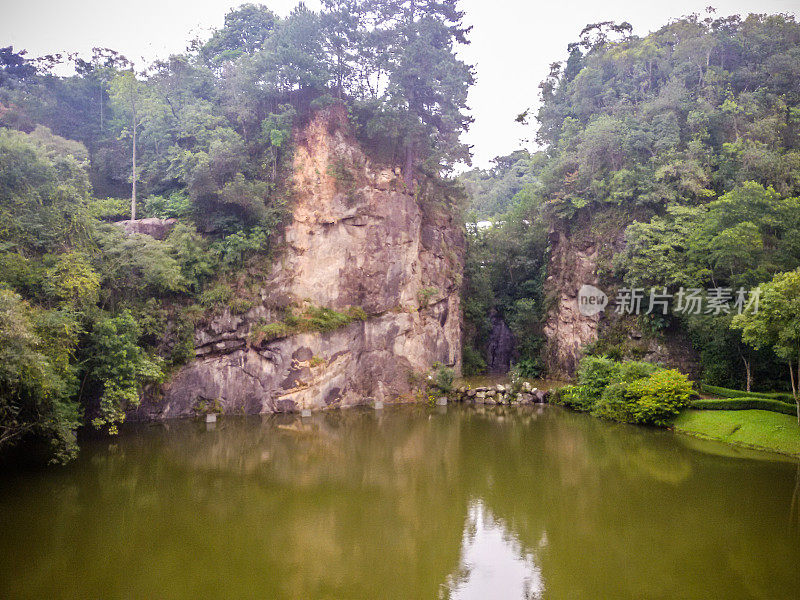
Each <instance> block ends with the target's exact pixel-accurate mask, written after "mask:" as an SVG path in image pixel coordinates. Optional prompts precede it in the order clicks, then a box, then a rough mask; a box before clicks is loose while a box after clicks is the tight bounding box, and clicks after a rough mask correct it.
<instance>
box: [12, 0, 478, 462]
mask: <svg viewBox="0 0 800 600" xmlns="http://www.w3.org/2000/svg"><path fill="white" fill-rule="evenodd" d="M461 20H462V13H461V12H459V11H458V10H457V9H456V2H455V0H446V1H444V2H442V1H436V2H434V1H428V0H411V1H409V0H380V1H370V2H363V1H353V0H325V1H324V2H323V9H322V11H321V12H314V11H311V10H309V9H308V8H306V7H305V6H304V5H303V4H302V3H301V4H300V5H298V6H297V8H296V9H295V10H293V11H292V12H291V14H289V15H288V16H287V17H285V18H281V17H279V16H277V15H276V14H274V13H273V12H271V11H270V10H268V9H267V8H266V7H264V6H256V5H252V4H245V5H243V6H241V7H239V8H238V9H235V10H232V11H231V12H230V13H228V14H227V15H226V17H225V24H224V26H223V27H222V28H221V29H218V30H216V31H214V32H213V34H212V35H211V36H210V38H208V39H204V40H200V39H198V40H195V41H193V42H192V43H191V45H190V46H189V48H188V49H187V51H186V52H185V53H183V54H180V55H174V56H170V57H169V58H168V59H166V60H163V61H158V62H155V63H154V64H151V65H134V64H132V63H131V62H130V61H129V60H128V59H127V58H126V57H124V56H122V55H120V54H119V53H117V52H115V51H113V50H111V49H105V48H96V49H95V50H94V53H93V54H92V56H91V57H80V56H77V55H63V56H62V55H55V56H44V57H38V58H34V57H28V56H27V55H26V54H25V52H24V51H22V50H19V51H15V49H13V48H11V47H7V48H3V49H0V217H1V220H2V226H0V305H2V308H1V309H0V365H2V366H0V388H2V390H3V392H2V394H0V449H2V448H3V447H6V446H9V445H11V444H13V443H15V442H19V441H20V440H23V439H24V440H27V441H29V442H36V443H38V444H39V445H40V446H41V447H42V449H43V451H44V454H46V455H49V456H50V457H51V458H52V459H53V460H57V461H63V460H66V459H69V458H70V457H71V456H73V455H74V453H75V451H76V443H75V439H76V438H75V433H76V430H77V429H78V427H79V426H81V425H83V424H91V425H92V426H93V427H95V428H97V429H101V430H104V431H111V432H114V431H116V428H117V426H118V424H119V423H120V422H121V421H122V420H123V419H124V416H125V410H126V409H128V408H130V407H131V406H135V405H136V404H137V403H138V401H139V397H140V393H141V391H142V389H143V387H144V386H146V385H148V384H153V383H158V382H161V381H163V380H164V379H165V378H166V377H168V375H169V373H170V371H171V370H172V369H175V368H176V367H177V366H179V365H180V364H182V363H184V362H186V361H187V360H189V359H190V358H193V357H194V328H195V324H196V323H197V322H198V320H199V319H202V318H204V315H208V314H209V313H213V312H214V311H215V310H219V309H220V308H221V307H226V308H228V309H230V310H231V311H232V312H235V313H238V312H244V311H246V310H247V309H248V308H249V306H251V305H252V301H253V296H254V289H255V286H254V284H253V279H257V278H258V276H259V273H263V271H264V270H265V269H263V268H259V267H260V266H263V265H264V264H265V263H268V262H269V260H270V253H271V252H272V251H274V250H275V247H274V246H275V239H276V233H278V232H279V231H280V227H281V224H282V222H283V221H284V218H285V217H286V215H287V212H288V207H289V206H290V204H291V192H292V190H291V185H290V183H289V182H290V179H291V156H292V143H293V140H292V131H293V129H294V128H295V127H297V126H298V125H299V124H301V123H302V122H304V121H305V120H307V119H308V118H309V116H310V115H311V114H312V113H313V112H314V111H315V110H319V109H322V108H324V107H326V106H329V105H331V104H337V103H338V104H344V105H345V106H346V108H347V110H348V111H349V113H350V121H351V123H352V124H353V126H354V127H355V129H356V134H357V135H358V137H359V138H360V139H361V141H362V142H363V143H364V144H365V145H366V146H368V147H370V148H372V149H373V150H374V154H375V156H376V159H380V158H383V159H384V160H386V161H387V162H390V163H392V164H399V165H402V166H403V177H404V180H405V182H406V184H407V185H408V186H412V185H414V184H415V182H416V181H421V180H422V179H424V178H426V177H427V178H437V179H439V180H441V181H444V180H445V178H446V177H447V176H448V174H449V173H450V171H451V169H452V167H453V165H454V164H455V163H456V162H459V161H468V149H467V147H466V146H465V145H464V144H463V143H462V142H461V141H460V135H461V133H462V132H463V131H464V130H465V129H466V128H467V127H468V125H469V123H470V121H471V119H470V117H469V116H468V115H467V112H466V97H467V90H468V87H469V85H470V84H471V82H472V79H473V75H472V69H471V67H470V66H468V65H466V64H465V63H463V62H462V61H460V60H459V59H458V57H457V55H456V48H457V46H458V45H460V44H465V43H467V39H466V34H467V30H466V29H465V27H464V26H463V25H462V24H461ZM65 66H67V67H68V66H72V67H73V68H74V74H72V75H69V76H59V75H56V74H54V69H56V68H57V67H58V68H61V69H63V68H64V67H65ZM142 217H159V218H175V219H177V220H178V223H177V225H176V226H175V227H174V228H172V230H171V232H170V233H169V235H168V236H167V237H166V239H162V240H159V239H154V237H150V236H146V235H131V236H128V235H126V234H125V233H124V231H123V230H122V228H120V227H118V226H115V225H114V224H113V222H115V221H121V220H125V219H136V218H142ZM156 237H158V236H156Z"/></svg>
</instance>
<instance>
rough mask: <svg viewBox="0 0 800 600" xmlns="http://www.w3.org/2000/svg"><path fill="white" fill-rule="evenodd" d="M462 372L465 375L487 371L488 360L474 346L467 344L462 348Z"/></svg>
mask: <svg viewBox="0 0 800 600" xmlns="http://www.w3.org/2000/svg"><path fill="white" fill-rule="evenodd" d="M461 372H462V373H463V374H464V376H465V377H470V376H472V375H480V374H481V373H485V372H486V361H485V360H483V356H481V353H480V352H478V351H477V350H476V349H475V348H473V347H472V346H467V345H465V346H464V347H463V348H462V350H461Z"/></svg>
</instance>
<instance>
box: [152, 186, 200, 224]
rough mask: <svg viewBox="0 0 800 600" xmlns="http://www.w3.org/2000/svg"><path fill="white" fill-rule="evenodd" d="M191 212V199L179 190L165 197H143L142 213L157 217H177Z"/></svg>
mask: <svg viewBox="0 0 800 600" xmlns="http://www.w3.org/2000/svg"><path fill="white" fill-rule="evenodd" d="M191 212H192V201H191V200H190V199H189V195H188V194H187V193H186V192H185V191H183V190H181V191H179V192H173V193H172V194H170V195H169V196H167V197H164V196H149V197H148V198H145V199H144V214H145V215H146V216H148V217H157V218H159V219H172V218H175V219H179V218H181V217H186V216H188V215H189V214H190V213H191Z"/></svg>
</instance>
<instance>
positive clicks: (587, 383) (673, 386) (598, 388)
mask: <svg viewBox="0 0 800 600" xmlns="http://www.w3.org/2000/svg"><path fill="white" fill-rule="evenodd" d="M694 395H695V394H694V392H693V390H692V384H691V382H690V381H689V379H688V378H687V377H686V375H684V374H683V373H681V372H679V371H676V370H674V369H664V368H662V367H660V366H658V365H654V364H651V363H645V362H636V361H624V362H620V361H615V360H612V359H610V358H607V357H594V356H587V357H584V358H583V359H582V360H581V364H580V367H579V369H578V385H574V386H566V387H564V388H562V389H561V390H560V391H559V393H558V394H556V395H555V397H554V400H553V403H555V404H561V405H563V406H567V407H569V408H572V409H575V410H580V411H584V412H591V413H592V415H594V416H597V417H601V418H604V419H611V420H614V421H621V422H624V423H637V424H641V425H658V426H661V427H665V426H666V425H667V424H668V422H669V420H670V419H672V418H673V417H674V416H676V415H677V414H678V413H679V412H680V410H681V409H683V408H686V407H687V406H689V404H690V403H691V399H692V397H693V396H694Z"/></svg>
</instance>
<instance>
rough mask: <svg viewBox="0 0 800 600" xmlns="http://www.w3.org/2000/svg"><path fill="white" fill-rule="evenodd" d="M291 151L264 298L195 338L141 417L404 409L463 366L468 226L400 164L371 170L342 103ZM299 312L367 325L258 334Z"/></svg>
mask: <svg viewBox="0 0 800 600" xmlns="http://www.w3.org/2000/svg"><path fill="white" fill-rule="evenodd" d="M294 142H295V153H294V165H293V166H294V176H293V183H292V187H293V194H292V196H293V201H292V216H291V219H290V221H289V223H288V224H287V225H286V228H285V231H284V237H283V244H282V249H281V251H280V252H279V254H278V256H277V258H276V259H275V261H274V263H273V266H272V268H271V271H270V272H269V273H268V274H267V275H266V277H265V283H264V284H263V286H261V289H260V293H259V299H260V301H259V302H258V303H257V304H256V306H254V307H252V308H251V309H250V310H249V311H248V312H247V313H245V314H243V315H232V314H231V313H230V311H229V310H225V311H224V312H223V313H222V314H221V315H218V316H216V317H215V318H213V319H211V320H210V321H209V322H208V323H206V324H205V325H204V326H202V327H200V328H198V330H197V332H196V335H195V347H196V358H195V360H193V361H191V362H190V363H189V364H187V365H186V366H184V367H183V368H181V369H180V370H179V371H178V372H177V373H175V374H174V376H172V377H171V379H170V381H169V382H168V383H167V384H165V385H164V386H162V389H161V391H160V394H159V396H160V397H156V396H155V395H153V397H151V398H148V399H145V401H143V403H142V405H141V407H140V408H139V409H138V411H137V413H136V415H135V416H136V417H138V418H166V417H173V416H181V415H189V414H193V413H196V412H197V410H198V407H202V406H208V405H209V403H213V405H214V406H217V407H219V408H221V409H222V410H223V411H224V412H227V413H233V412H245V413H265V412H287V411H297V410H302V409H312V410H313V409H323V408H333V407H343V406H350V405H355V404H361V403H364V402H368V401H369V400H370V399H375V400H381V401H386V402H392V401H402V400H408V399H411V398H412V397H413V394H414V391H415V390H414V381H415V378H418V376H419V375H420V374H423V373H425V372H427V371H428V370H429V369H430V367H431V365H432V364H433V363H434V362H441V363H443V364H446V365H449V366H451V367H453V368H455V369H456V370H457V371H458V370H459V369H460V357H461V310H460V297H459V287H460V282H461V274H462V270H463V252H464V239H463V232H462V226H461V224H460V223H459V222H457V220H456V219H454V217H453V215H452V214H451V211H449V210H448V209H447V208H446V207H444V206H442V205H440V204H437V202H435V201H434V200H433V199H431V198H428V197H426V195H425V194H422V193H419V192H418V193H417V194H416V197H415V195H414V194H412V193H411V192H410V191H409V190H408V189H407V188H406V186H405V184H404V183H403V178H402V176H401V172H400V170H399V168H395V167H393V166H386V165H383V164H377V163H375V162H373V161H372V160H370V157H369V156H367V155H366V154H365V152H364V151H363V149H362V147H361V146H360V145H359V143H358V142H357V141H356V140H355V138H354V137H353V135H352V134H351V133H350V130H349V125H348V121H347V115H346V112H345V111H344V109H342V108H340V107H333V108H330V109H327V110H325V111H321V112H320V113H317V114H316V116H315V117H314V118H312V119H311V121H310V123H308V124H307V125H306V126H305V127H303V128H302V129H301V130H299V131H297V132H296V134H295V140H294ZM292 306H295V307H297V306H314V307H326V308H330V309H333V310H335V311H347V310H351V311H352V310H353V308H356V309H357V310H358V314H359V315H361V318H359V319H355V320H353V321H352V322H350V323H349V324H347V325H345V326H342V327H339V328H338V329H335V330H333V331H328V332H320V331H305V332H300V333H295V334H292V335H289V334H287V335H282V336H281V335H279V336H275V337H273V338H272V339H270V340H269V341H259V340H258V338H254V336H253V335H252V334H253V332H254V331H255V330H256V329H257V328H258V327H263V326H264V325H265V324H269V323H275V322H278V321H279V320H280V318H281V315H283V314H286V313H285V311H286V309H287V308H288V307H292ZM362 311H363V312H362Z"/></svg>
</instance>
